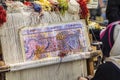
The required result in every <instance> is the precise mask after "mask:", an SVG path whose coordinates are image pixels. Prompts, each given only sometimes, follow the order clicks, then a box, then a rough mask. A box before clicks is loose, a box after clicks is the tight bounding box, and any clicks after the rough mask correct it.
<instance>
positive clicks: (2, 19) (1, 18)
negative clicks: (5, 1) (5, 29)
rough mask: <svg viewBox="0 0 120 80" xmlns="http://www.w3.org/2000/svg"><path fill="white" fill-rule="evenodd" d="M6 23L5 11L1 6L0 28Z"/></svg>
mask: <svg viewBox="0 0 120 80" xmlns="http://www.w3.org/2000/svg"><path fill="white" fill-rule="evenodd" d="M5 22H6V11H5V10H4V8H3V7H2V6H0V26H1V25H3V23H5Z"/></svg>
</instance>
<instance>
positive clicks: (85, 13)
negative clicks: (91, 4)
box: [77, 0, 88, 18]
mask: <svg viewBox="0 0 120 80" xmlns="http://www.w3.org/2000/svg"><path fill="white" fill-rule="evenodd" d="M77 2H78V3H79V5H80V8H81V10H82V11H81V15H82V17H83V18H86V17H87V16H88V8H87V4H86V0H77Z"/></svg>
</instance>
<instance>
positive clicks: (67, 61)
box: [0, 12, 91, 80]
mask: <svg viewBox="0 0 120 80" xmlns="http://www.w3.org/2000/svg"><path fill="white" fill-rule="evenodd" d="M78 20H79V21H78ZM72 21H74V22H77V21H78V22H82V23H83V24H84V25H83V27H84V28H85V32H84V35H85V39H86V42H87V43H86V44H90V43H89V39H88V34H87V29H86V27H85V21H84V20H80V17H79V15H78V14H70V13H68V12H65V15H61V14H59V13H55V12H44V16H42V17H38V15H37V14H34V13H32V14H31V13H26V12H24V13H9V14H8V15H7V22H6V23H5V24H4V25H3V26H2V27H1V29H0V35H1V37H0V39H1V46H2V53H3V58H4V61H5V64H6V66H3V67H2V69H3V70H2V69H1V72H6V73H5V79H6V80H77V77H78V76H86V75H87V65H86V60H87V59H88V58H90V57H91V54H90V52H88V47H89V46H90V45H87V46H86V50H85V52H79V53H78V54H71V55H68V56H66V57H64V58H62V59H61V58H60V57H50V58H45V59H40V60H33V61H25V60H24V57H23V52H22V48H21V43H20V42H21V41H20V35H19V31H20V30H21V29H22V28H23V27H26V26H27V27H28V28H29V27H32V26H33V27H35V26H45V25H50V24H52V25H54V24H57V23H61V24H62V23H71V22H72ZM41 28H43V27H41Z"/></svg>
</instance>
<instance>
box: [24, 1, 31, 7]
mask: <svg viewBox="0 0 120 80" xmlns="http://www.w3.org/2000/svg"><path fill="white" fill-rule="evenodd" d="M24 5H26V6H31V5H32V4H31V2H29V1H25V2H24Z"/></svg>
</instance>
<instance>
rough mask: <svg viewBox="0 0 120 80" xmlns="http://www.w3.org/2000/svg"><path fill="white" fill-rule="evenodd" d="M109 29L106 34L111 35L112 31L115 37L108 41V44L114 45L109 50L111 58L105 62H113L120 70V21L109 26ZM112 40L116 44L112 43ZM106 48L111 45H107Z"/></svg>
mask: <svg viewBox="0 0 120 80" xmlns="http://www.w3.org/2000/svg"><path fill="white" fill-rule="evenodd" d="M112 27H114V29H112ZM107 29H109V30H108V31H106V32H104V34H106V33H110V30H111V31H113V33H112V35H113V36H111V38H109V39H108V43H112V45H111V47H110V49H109V56H108V57H107V58H106V59H105V60H106V61H110V62H113V63H114V64H115V65H116V66H117V67H118V68H120V21H117V22H113V23H111V24H109V25H108V27H107ZM107 29H106V30H107ZM108 36H109V35H108ZM112 39H113V41H114V42H110V41H111V40H112ZM103 45H104V44H103ZM106 46H110V44H106Z"/></svg>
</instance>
